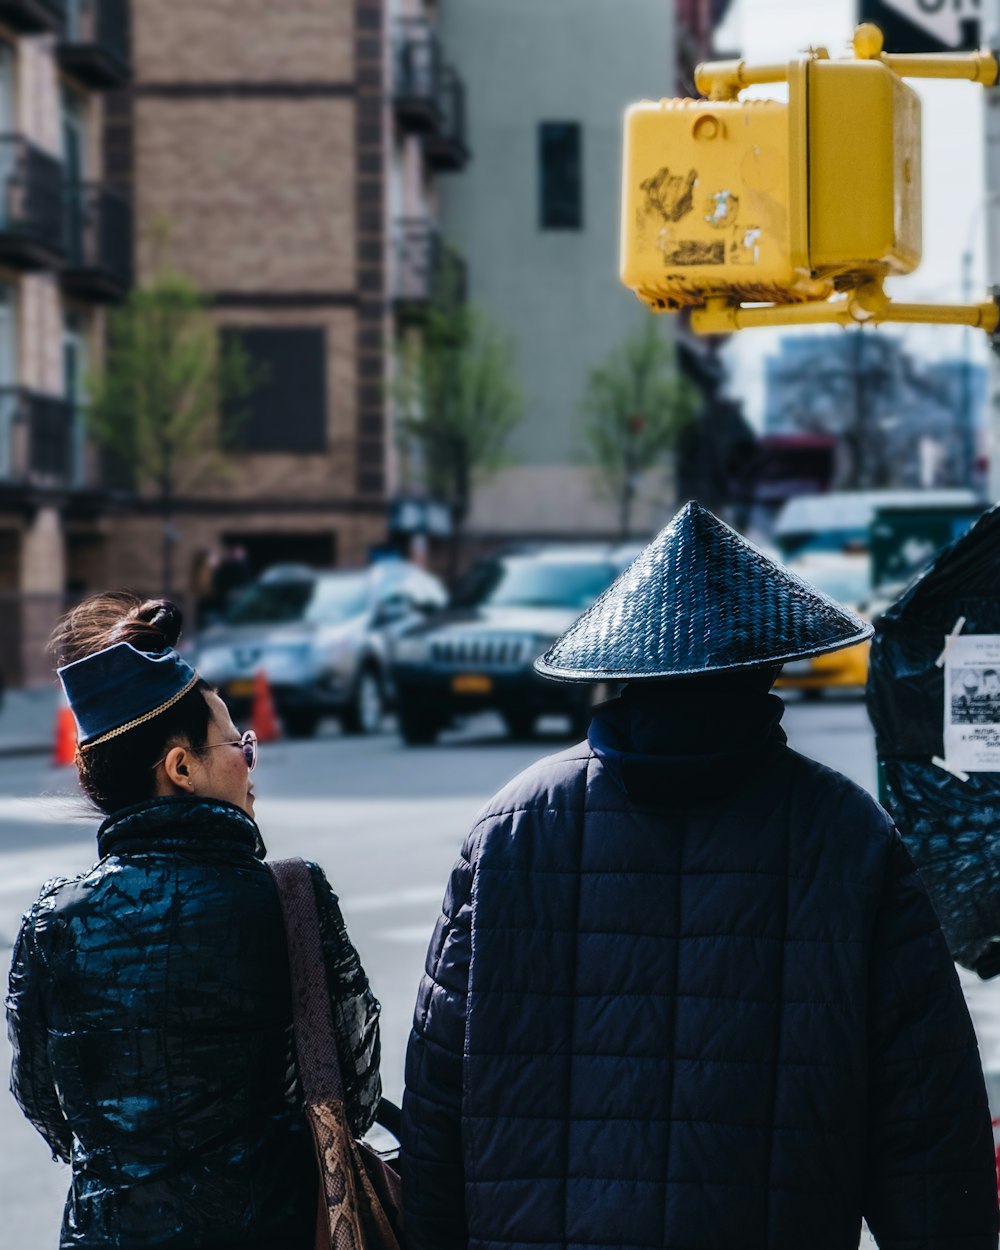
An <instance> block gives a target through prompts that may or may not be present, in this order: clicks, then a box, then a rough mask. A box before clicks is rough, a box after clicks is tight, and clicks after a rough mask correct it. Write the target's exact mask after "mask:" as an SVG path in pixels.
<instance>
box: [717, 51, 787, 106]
mask: <svg viewBox="0 0 1000 1250" xmlns="http://www.w3.org/2000/svg"><path fill="white" fill-rule="evenodd" d="M787 79H788V66H787V64H784V63H782V64H781V65H747V63H746V61H705V62H704V63H703V64H701V65H698V66H697V67H696V68H695V71H694V84H695V86H696V87H697V88H698V90H699V91H700V92H701V93H702V95H706V96H708V97H709V99H712V100H734V99H735V98H736V97H737V96H738V95H739V93H740V92H741V91H742V90H743V88H744V87H752V86H756V85H757V84H759V83H768V82H786V81H787Z"/></svg>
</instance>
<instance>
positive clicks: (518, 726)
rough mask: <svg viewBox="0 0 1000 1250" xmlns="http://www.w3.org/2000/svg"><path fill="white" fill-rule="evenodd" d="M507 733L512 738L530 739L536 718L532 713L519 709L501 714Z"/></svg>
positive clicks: (532, 735)
mask: <svg viewBox="0 0 1000 1250" xmlns="http://www.w3.org/2000/svg"><path fill="white" fill-rule="evenodd" d="M501 716H502V717H503V722H504V724H505V725H506V726H507V732H508V733H509V734H510V736H511V737H512V738H518V739H525V738H532V737H534V734H535V722H536V721H537V720H538V717H537V716H536V715H535V713H534V712H525V711H522V710H521V709H520V708H517V709H514V710H508V711H504V712H501Z"/></svg>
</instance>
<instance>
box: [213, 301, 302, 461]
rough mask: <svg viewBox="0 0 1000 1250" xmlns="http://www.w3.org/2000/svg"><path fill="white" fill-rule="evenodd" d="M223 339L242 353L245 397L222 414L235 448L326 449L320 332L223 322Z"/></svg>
mask: <svg viewBox="0 0 1000 1250" xmlns="http://www.w3.org/2000/svg"><path fill="white" fill-rule="evenodd" d="M221 335H222V341H223V344H226V343H235V344H238V345H239V346H240V347H242V349H243V351H244V352H245V353H246V355H247V357H248V360H249V365H250V373H251V380H252V389H251V392H250V394H249V396H247V397H245V398H242V399H238V400H235V401H234V402H233V403H232V404H230V406H229V411H228V412H227V413H226V416H227V418H228V419H229V421H230V422H231V427H230V428H231V430H232V433H231V443H232V445H233V447H234V448H235V449H237V450H239V451H288V452H315V451H326V446H327V439H326V331H325V330H324V329H323V328H322V327H319V326H300V327H295V328H286V327H282V328H281V329H274V328H270V327H269V328H267V329H261V328H257V327H252V328H247V327H243V326H240V327H239V328H237V327H236V326H224V327H223V328H222V330H221Z"/></svg>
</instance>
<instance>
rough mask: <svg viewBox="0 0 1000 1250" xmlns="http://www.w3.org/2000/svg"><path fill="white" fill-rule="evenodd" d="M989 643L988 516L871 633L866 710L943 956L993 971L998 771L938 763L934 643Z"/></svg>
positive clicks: (999, 963) (998, 600)
mask: <svg viewBox="0 0 1000 1250" xmlns="http://www.w3.org/2000/svg"><path fill="white" fill-rule="evenodd" d="M961 617H964V618H965V624H964V626H963V628H962V633H963V634H1000V506H998V507H995V508H992V509H991V510H990V511H989V512H987V513H985V514H984V515H983V516H982V517H980V519H979V520H978V521H977V522H976V524H975V525H974V526H973V528H972V529H971V530H969V532H968V533H967V534H965V535H964V536H963V537H962V538H960V539H958V541H957V542H955V543H953V544H952V545H951V546H950V547H946V548H945V550H944V551H942V552H941V553H940V554H939V555H938V556H937V558H936V559H935V560H934V562H933V563H932V564H931V565H930V566H929V567H928V569H927V570H925V572H924V573H923V574H922V575H921V576H920V577H918V578H917V579H916V580H915V581H914V582H913V583H911V585H910V586H909V587H908V588H907V590H906V591H905V592H904V593H903V595H902V596H901V597H900V598H899V599H898V600H897V601H896V602H895V603H894V604H893V605H892V606H891V607H890V608H889V609H888V610H887V611H886V612H885V614H884V615H883V616H882V617H881V619H880V620H879V621H878V622H877V624H876V633H875V639H874V641H873V643H872V652H871V666H870V670H869V677H868V711H869V714H870V716H871V720H872V724H873V725H874V727H875V741H876V746H877V749H878V756H879V761H880V763H881V765H882V769H883V773H882V783H883V794H882V797H883V801H884V802H885V804H886V806H887V808H888V810H889V812H890V814H891V815H892V817H893V819H894V820H895V822H896V825H897V827H898V828H899V831H900V834H901V835H902V837H903V839H904V841H905V842H906V844H907V846H908V847H909V850H910V853H911V854H912V856H913V858H914V859H915V861H916V863H917V866H918V868H919V869H920V874H921V876H922V877H923V879H924V882H925V883H926V885H927V888H928V890H929V891H930V894H931V898H932V899H933V902H934V906H935V908H936V909H937V913H938V917H939V919H940V921H941V927H942V928H943V930H944V933H945V937H946V938H947V940H948V945H949V947H950V949H951V953H952V956H953V958H954V959H955V960H956V961H957V962H958V963H960V964H961V965H962V966H963V967H965V968H969V969H970V970H972V971H973V972H976V973H978V974H979V976H981V977H983V978H984V979H985V978H988V977H993V976H996V975H997V974H998V973H1000V772H996V773H993V772H973V773H969V774H968V780H967V781H963V780H961V779H960V778H959V777H958V776H956V775H954V774H952V773H951V772H948V771H946V770H945V769H943V768H941V767H940V766H939V765H937V764H934V763H932V759H933V757H934V756H938V757H942V756H943V755H944V698H945V688H944V681H945V674H944V668H943V667H940V666H939V665H938V663H937V661H938V658H939V657H940V656H941V654H942V652H943V651H944V647H945V638H946V636H947V635H948V634H950V633H951V632H952V630H953V628H954V627H955V625H956V623H957V621H958V620H959V619H960V618H961Z"/></svg>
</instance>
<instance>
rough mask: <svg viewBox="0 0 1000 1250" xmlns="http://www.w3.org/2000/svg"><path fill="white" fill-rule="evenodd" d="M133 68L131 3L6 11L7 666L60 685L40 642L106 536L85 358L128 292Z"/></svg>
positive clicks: (2, 594)
mask: <svg viewBox="0 0 1000 1250" xmlns="http://www.w3.org/2000/svg"><path fill="white" fill-rule="evenodd" d="M130 73H131V58H130V51H129V8H128V4H127V2H126V0H23V2H17V3H15V2H12V3H5V4H3V5H2V7H0V669H2V673H3V677H4V679H5V680H6V681H7V682H8V683H9V684H19V683H22V682H29V683H31V682H39V681H44V680H48V679H49V678H50V677H51V665H50V663H49V659H48V657H47V655H46V654H45V650H44V647H45V642H46V640H47V638H48V635H49V632H50V631H51V629H52V626H53V625H54V624H55V621H56V619H57V617H58V616H59V614H60V613H61V612H62V610H63V609H64V607H65V604H66V594H67V590H70V591H72V590H73V589H74V588H75V587H78V586H81V585H86V584H88V582H89V580H90V578H91V575H92V573H93V571H94V563H93V553H94V551H95V550H96V549H97V548H99V547H100V545H101V544H102V543H103V541H104V526H103V522H102V520H101V518H100V510H99V497H98V494H97V491H96V487H97V486H98V484H99V476H100V475H99V470H100V464H99V460H98V458H97V457H96V456H95V455H94V453H93V450H92V449H90V448H88V447H87V445H86V440H85V426H84V399H85V394H86V385H85V375H86V372H87V368H88V363H92V362H93V361H95V360H97V359H99V358H100V354H101V351H102V345H103V341H104V327H105V312H104V309H105V306H106V305H108V304H109V303H114V302H116V301H118V300H121V299H123V298H124V296H125V294H126V292H127V290H128V287H129V285H130V282H131V267H132V231H131V212H130V209H129V206H128V204H127V202H126V201H125V200H124V199H123V198H122V197H121V196H120V195H118V194H116V193H115V192H114V191H113V190H112V189H111V188H110V187H109V186H108V185H107V172H108V164H107V162H106V156H105V150H104V145H103V143H102V136H103V135H104V133H105V132H106V128H107V126H108V124H109V117H110V113H111V111H112V110H111V109H110V108H109V107H108V103H107V98H106V93H107V92H108V91H109V90H111V89H113V88H115V87H120V86H121V85H122V84H123V83H125V82H127V81H128V79H129V76H130Z"/></svg>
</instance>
